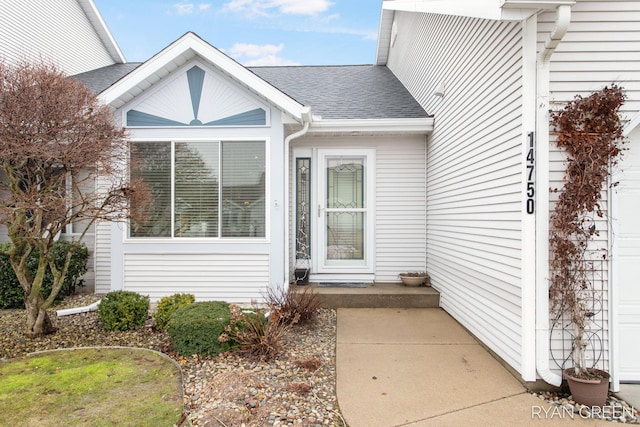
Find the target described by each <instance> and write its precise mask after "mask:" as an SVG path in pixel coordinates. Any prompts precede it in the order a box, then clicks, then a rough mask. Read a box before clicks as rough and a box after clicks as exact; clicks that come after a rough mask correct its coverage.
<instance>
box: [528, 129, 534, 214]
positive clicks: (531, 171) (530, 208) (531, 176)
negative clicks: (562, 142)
mask: <svg viewBox="0 0 640 427" xmlns="http://www.w3.org/2000/svg"><path fill="white" fill-rule="evenodd" d="M528 136H529V151H528V152H527V213H528V214H532V213H534V212H535V205H536V202H535V198H534V196H535V193H536V190H535V186H536V185H535V184H536V181H535V178H536V173H535V169H536V161H535V155H534V147H533V132H529V135H528Z"/></svg>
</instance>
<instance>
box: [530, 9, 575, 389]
mask: <svg viewBox="0 0 640 427" xmlns="http://www.w3.org/2000/svg"><path fill="white" fill-rule="evenodd" d="M570 22H571V6H570V5H560V6H558V8H557V9H556V23H555V27H554V29H553V31H552V32H551V35H550V36H549V39H548V40H547V42H546V43H545V45H544V49H543V50H542V51H541V52H540V53H539V54H538V59H537V70H536V71H537V77H536V81H537V87H536V102H537V106H536V108H537V110H536V152H537V159H536V165H537V174H536V187H537V195H536V196H537V200H536V204H537V206H538V208H537V214H536V241H537V245H536V277H537V280H536V370H537V371H538V375H540V377H541V378H542V379H543V380H545V381H546V382H547V383H549V384H552V385H554V386H560V384H561V383H562V377H561V376H560V375H557V374H556V373H554V372H552V371H551V370H550V368H549V333H550V330H549V283H548V280H549V279H548V278H549V185H550V183H549V80H550V61H551V55H553V52H554V51H555V49H556V47H557V46H558V44H559V43H560V41H561V40H562V38H563V37H564V35H565V34H566V32H567V29H568V28H569V23H570Z"/></svg>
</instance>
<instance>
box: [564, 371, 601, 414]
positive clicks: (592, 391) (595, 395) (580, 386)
mask: <svg viewBox="0 0 640 427" xmlns="http://www.w3.org/2000/svg"><path fill="white" fill-rule="evenodd" d="M589 371H591V372H594V373H596V374H598V375H600V376H602V379H597V378H596V379H583V378H576V377H574V376H573V368H568V369H565V370H564V371H563V374H564V377H565V378H566V379H567V382H568V383H569V390H571V396H572V397H573V400H575V402H576V403H580V404H582V405H586V406H589V407H592V406H599V407H602V406H604V405H605V404H606V403H607V396H608V395H609V374H608V373H607V372H605V371H602V370H600V369H590V370H589Z"/></svg>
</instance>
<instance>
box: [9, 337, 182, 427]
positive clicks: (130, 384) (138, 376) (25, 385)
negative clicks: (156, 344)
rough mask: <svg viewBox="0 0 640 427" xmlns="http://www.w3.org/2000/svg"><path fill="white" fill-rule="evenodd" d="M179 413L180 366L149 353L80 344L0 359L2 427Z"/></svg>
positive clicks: (146, 420)
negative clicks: (32, 354)
mask: <svg viewBox="0 0 640 427" xmlns="http://www.w3.org/2000/svg"><path fill="white" fill-rule="evenodd" d="M181 413H182V381H181V376H180V370H179V368H178V367H177V366H175V365H174V364H173V363H172V362H171V361H170V360H168V359H167V358H165V357H163V356H162V355H160V354H157V353H155V352H151V351H146V350H133V349H115V348H100V349H80V350H61V351H55V352H49V353H42V354H38V355H35V356H32V357H28V358H25V359H12V360H10V361H9V362H0V414H1V415H0V418H1V419H2V425H7V426H18V425H21V426H34V427H35V426H56V427H57V426H63V425H64V426H154V427H156V426H169V427H170V426H172V425H174V424H175V423H177V422H178V419H179V418H180V415H181Z"/></svg>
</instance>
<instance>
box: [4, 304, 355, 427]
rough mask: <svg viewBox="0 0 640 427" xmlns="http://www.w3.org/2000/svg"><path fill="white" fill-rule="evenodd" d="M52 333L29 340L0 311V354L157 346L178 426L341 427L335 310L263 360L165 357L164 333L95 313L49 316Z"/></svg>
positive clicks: (14, 314)
mask: <svg viewBox="0 0 640 427" xmlns="http://www.w3.org/2000/svg"><path fill="white" fill-rule="evenodd" d="M97 299H98V297H96V296H94V295H76V296H73V297H70V298H67V299H66V300H65V301H63V303H62V304H61V305H59V306H57V307H55V309H61V308H68V307H79V306H85V305H89V304H91V303H93V302H95V301H96V300H97ZM51 316H52V320H53V321H54V324H55V325H56V327H57V328H58V331H57V332H56V333H55V334H52V335H48V336H45V337H41V338H37V339H29V338H27V337H26V336H25V335H24V333H23V332H22V331H23V329H24V321H25V319H24V311H23V310H0V359H5V360H6V359H10V358H14V357H22V356H24V355H26V354H27V353H30V352H34V351H40V350H46V349H55V348H71V347H87V346H131V347H140V348H149V349H152V350H159V351H162V352H165V353H167V354H169V355H170V356H171V357H173V358H174V359H175V360H176V361H177V362H178V363H179V364H180V365H181V366H182V369H183V377H184V393H185V394H184V407H185V416H186V423H185V425H189V423H190V424H191V425H194V426H241V425H242V424H244V425H246V426H247V427H249V426H285V425H295V426H343V425H346V424H345V423H344V420H343V419H342V415H341V414H340V411H339V408H338V402H337V399H336V394H335V336H336V334H335V332H336V313H335V310H326V309H323V310H320V312H319V315H318V316H317V319H316V320H315V321H314V322H312V323H311V324H309V325H297V326H294V327H292V328H291V329H290V331H289V332H288V333H287V334H286V336H285V338H284V341H285V342H284V344H285V345H284V348H285V350H284V351H283V353H282V354H281V355H280V356H279V357H277V358H275V359H273V360H270V361H264V360H257V359H255V358H251V357H243V356H240V355H238V354H236V353H227V354H222V355H218V356H217V357H208V358H198V357H191V358H184V357H180V356H177V355H175V354H172V353H171V351H170V349H169V337H168V335H167V334H166V333H164V332H158V331H156V330H154V329H153V328H152V327H151V325H150V324H149V325H147V326H145V327H144V328H139V329H137V330H134V331H115V332H111V331H107V330H105V329H104V328H103V327H102V326H101V325H100V321H99V320H98V316H97V313H96V312H92V313H82V314H75V315H71V316H64V317H59V318H57V317H56V315H55V310H52V311H51Z"/></svg>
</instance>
